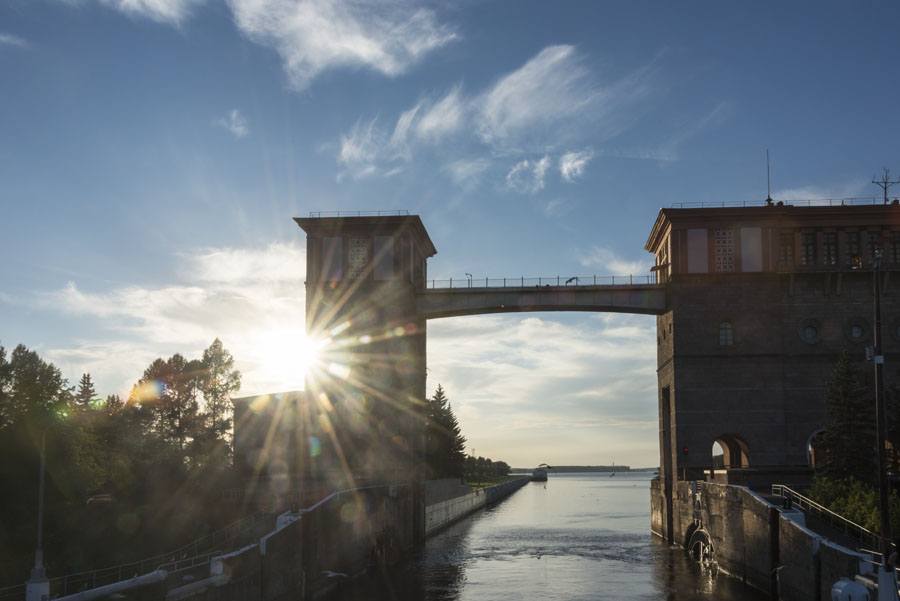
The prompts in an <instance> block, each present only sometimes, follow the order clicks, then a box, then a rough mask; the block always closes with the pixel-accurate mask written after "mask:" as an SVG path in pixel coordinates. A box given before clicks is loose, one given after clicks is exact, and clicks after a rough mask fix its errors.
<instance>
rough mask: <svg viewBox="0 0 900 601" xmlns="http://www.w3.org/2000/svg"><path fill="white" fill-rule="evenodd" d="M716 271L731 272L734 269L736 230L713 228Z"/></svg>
mask: <svg viewBox="0 0 900 601" xmlns="http://www.w3.org/2000/svg"><path fill="white" fill-rule="evenodd" d="M713 243H714V248H715V259H716V271H718V272H720V273H730V272H732V271H734V254H735V253H734V230H732V229H725V228H719V229H716V230H713Z"/></svg>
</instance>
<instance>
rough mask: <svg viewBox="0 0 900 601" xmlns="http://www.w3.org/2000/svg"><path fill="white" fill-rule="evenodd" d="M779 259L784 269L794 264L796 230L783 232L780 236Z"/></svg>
mask: <svg viewBox="0 0 900 601" xmlns="http://www.w3.org/2000/svg"><path fill="white" fill-rule="evenodd" d="M778 261H779V263H780V264H781V268H782V269H790V268H791V267H793V266H794V232H782V233H781V235H779V237H778Z"/></svg>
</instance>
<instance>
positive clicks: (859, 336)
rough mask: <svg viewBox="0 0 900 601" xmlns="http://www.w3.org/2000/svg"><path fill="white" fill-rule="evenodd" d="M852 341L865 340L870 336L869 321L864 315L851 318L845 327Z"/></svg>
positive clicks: (845, 331)
mask: <svg viewBox="0 0 900 601" xmlns="http://www.w3.org/2000/svg"><path fill="white" fill-rule="evenodd" d="M844 333H845V334H846V336H847V338H849V339H850V341H851V342H865V341H866V340H867V339H868V337H869V322H867V321H866V320H865V319H863V318H862V317H853V318H851V319H850V320H849V321H848V322H847V324H846V326H845V329H844Z"/></svg>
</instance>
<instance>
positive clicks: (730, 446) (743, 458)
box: [712, 434, 750, 468]
mask: <svg viewBox="0 0 900 601" xmlns="http://www.w3.org/2000/svg"><path fill="white" fill-rule="evenodd" d="M712 464H713V467H714V468H738V467H748V466H749V465H750V449H749V447H748V446H747V443H746V442H744V439H743V438H741V437H740V436H738V435H737V434H723V435H722V436H719V437H718V438H716V439H715V440H714V441H713V444H712Z"/></svg>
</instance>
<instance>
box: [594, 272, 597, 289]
mask: <svg viewBox="0 0 900 601" xmlns="http://www.w3.org/2000/svg"><path fill="white" fill-rule="evenodd" d="M596 285H597V275H596V274H595V275H594V286H596Z"/></svg>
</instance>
